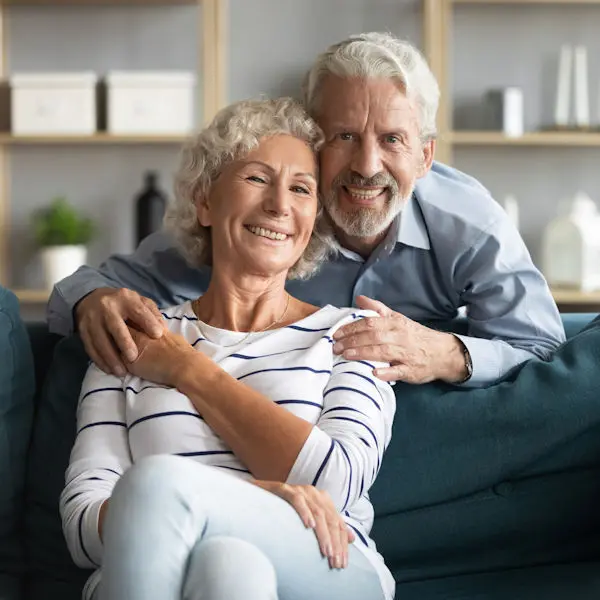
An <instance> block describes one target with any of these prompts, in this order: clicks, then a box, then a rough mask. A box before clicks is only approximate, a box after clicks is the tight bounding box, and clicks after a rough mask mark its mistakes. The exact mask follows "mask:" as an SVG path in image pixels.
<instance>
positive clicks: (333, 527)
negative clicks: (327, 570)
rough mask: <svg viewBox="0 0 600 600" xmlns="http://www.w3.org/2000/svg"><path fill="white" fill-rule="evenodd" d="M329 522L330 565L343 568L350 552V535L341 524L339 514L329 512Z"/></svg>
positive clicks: (333, 567)
mask: <svg viewBox="0 0 600 600" xmlns="http://www.w3.org/2000/svg"><path fill="white" fill-rule="evenodd" d="M328 524H329V535H330V536H331V556H330V557H329V566H330V567H331V568H332V569H342V568H343V567H344V563H345V562H346V557H347V554H348V537H347V536H346V535H345V533H344V532H343V530H342V528H341V526H340V525H341V524H340V518H339V516H338V515H337V514H331V513H330V514H329V523H328ZM342 534H343V535H342Z"/></svg>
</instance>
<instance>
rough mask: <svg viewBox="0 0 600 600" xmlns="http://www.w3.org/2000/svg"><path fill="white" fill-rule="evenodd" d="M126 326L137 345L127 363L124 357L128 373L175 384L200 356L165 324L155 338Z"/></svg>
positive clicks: (170, 384) (161, 382)
mask: <svg viewBox="0 0 600 600" xmlns="http://www.w3.org/2000/svg"><path fill="white" fill-rule="evenodd" d="M128 328H129V333H130V334H131V337H132V338H133V341H134V342H135V344H136V346H137V348H138V356H137V358H136V359H135V360H134V361H131V362H129V361H127V360H126V359H124V360H125V365H126V366H127V369H128V371H129V372H130V373H131V374H132V375H136V376H137V377H141V378H142V379H147V380H148V381H153V382H154V383H159V384H161V385H167V386H170V387H177V381H178V377H179V376H180V375H181V374H182V373H183V371H185V369H187V368H189V366H190V364H192V363H194V362H195V361H196V360H200V357H201V356H204V355H202V354H201V353H199V352H196V350H194V348H192V346H191V344H190V343H189V342H188V341H187V340H186V339H185V338H184V337H182V336H181V335H178V334H175V333H172V332H171V331H169V330H168V329H167V327H166V326H165V327H164V331H163V333H162V335H161V336H160V337H159V338H158V339H155V338H151V337H149V336H148V335H146V334H145V333H143V332H141V331H139V330H138V329H136V328H134V327H131V326H130V325H128Z"/></svg>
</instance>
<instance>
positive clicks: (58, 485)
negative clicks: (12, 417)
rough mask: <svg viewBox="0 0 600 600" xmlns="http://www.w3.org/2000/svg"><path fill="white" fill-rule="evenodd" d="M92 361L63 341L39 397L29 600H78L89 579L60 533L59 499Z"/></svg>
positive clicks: (30, 482)
mask: <svg viewBox="0 0 600 600" xmlns="http://www.w3.org/2000/svg"><path fill="white" fill-rule="evenodd" d="M87 366H88V358H87V355H86V353H85V350H84V349H83V345H82V344H81V342H80V340H79V338H78V337H70V338H65V339H63V340H61V341H60V342H59V343H58V344H57V345H56V347H55V349H54V356H53V360H52V366H51V368H50V369H49V372H48V374H47V376H46V379H45V382H44V385H43V387H42V389H41V390H40V391H39V393H38V406H37V412H36V416H35V420H34V425H33V440H32V444H31V449H30V453H29V465H28V469H27V511H26V517H25V545H26V548H27V553H28V560H29V569H30V573H29V577H28V593H27V596H28V598H31V600H41V599H42V598H43V599H44V600H46V599H47V600H54V599H56V600H80V598H81V589H82V587H83V584H84V582H85V580H86V579H87V576H88V575H89V573H87V572H86V571H82V570H81V569H79V568H77V567H76V566H75V565H74V563H73V561H72V559H71V556H70V554H69V551H68V550H67V546H66V543H65V540H64V536H63V533H62V525H61V519H60V514H59V509H58V499H59V496H60V493H61V492H62V489H63V487H64V483H65V479H64V477H65V470H66V468H67V466H68V464H69V456H70V453H71V448H72V446H73V443H74V441H75V426H76V420H75V415H76V409H77V401H78V398H79V390H80V388H81V382H82V380H83V377H84V375H85V372H86V370H87Z"/></svg>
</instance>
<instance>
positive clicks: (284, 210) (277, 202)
mask: <svg viewBox="0 0 600 600" xmlns="http://www.w3.org/2000/svg"><path fill="white" fill-rule="evenodd" d="M265 210H266V211H267V212H268V213H270V214H272V215H277V216H287V215H288V214H289V212H290V191H289V190H288V189H287V187H286V186H283V185H275V186H273V187H272V188H271V189H270V190H269V193H268V194H267V198H266V200H265Z"/></svg>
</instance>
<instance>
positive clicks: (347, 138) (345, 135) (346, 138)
mask: <svg viewBox="0 0 600 600" xmlns="http://www.w3.org/2000/svg"><path fill="white" fill-rule="evenodd" d="M338 138H340V140H342V141H344V142H351V141H352V140H353V139H354V134H353V133H348V132H344V133H339V134H338Z"/></svg>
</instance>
